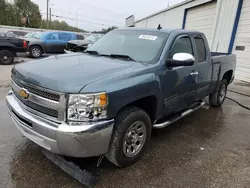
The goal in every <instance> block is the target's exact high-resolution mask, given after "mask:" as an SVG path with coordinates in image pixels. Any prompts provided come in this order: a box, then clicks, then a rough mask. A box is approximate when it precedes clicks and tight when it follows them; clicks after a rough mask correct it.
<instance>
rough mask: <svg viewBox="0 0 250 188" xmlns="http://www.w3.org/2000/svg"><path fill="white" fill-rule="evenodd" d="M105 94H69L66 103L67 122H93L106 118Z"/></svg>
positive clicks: (106, 102)
mask: <svg viewBox="0 0 250 188" xmlns="http://www.w3.org/2000/svg"><path fill="white" fill-rule="evenodd" d="M107 104H108V97H107V94H106V93H97V94H71V95H69V101H68V120H69V121H95V120H100V119H104V118H106V117H107V109H106V107H107Z"/></svg>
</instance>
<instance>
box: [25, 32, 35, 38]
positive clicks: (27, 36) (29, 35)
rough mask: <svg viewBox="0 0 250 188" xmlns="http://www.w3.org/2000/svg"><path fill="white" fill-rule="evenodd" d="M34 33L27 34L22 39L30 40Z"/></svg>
mask: <svg viewBox="0 0 250 188" xmlns="http://www.w3.org/2000/svg"><path fill="white" fill-rule="evenodd" d="M35 34H36V33H27V34H26V35H25V36H24V38H32V37H33V36H35Z"/></svg>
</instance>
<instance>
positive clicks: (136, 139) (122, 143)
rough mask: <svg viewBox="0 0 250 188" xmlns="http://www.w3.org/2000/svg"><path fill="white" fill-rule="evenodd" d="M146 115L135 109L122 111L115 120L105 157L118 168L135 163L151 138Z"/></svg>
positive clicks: (150, 126)
mask: <svg viewBox="0 0 250 188" xmlns="http://www.w3.org/2000/svg"><path fill="white" fill-rule="evenodd" d="M151 129H152V124H151V120H150V117H149V116H148V114H147V113H146V112H145V111H144V110H142V109H140V108H137V107H128V108H125V109H124V110H122V111H121V112H120V113H119V115H118V116H117V117H116V118H115V127H114V132H113V137H112V140H111V143H110V147H109V150H108V152H107V154H106V157H107V158H108V160H109V161H110V162H112V163H113V164H115V165H116V166H119V167H124V166H128V165H131V164H133V163H135V162H136V161H137V160H138V159H139V158H140V157H141V156H142V154H143V152H144V151H145V149H146V146H147V145H148V142H149V140H150V137H151Z"/></svg>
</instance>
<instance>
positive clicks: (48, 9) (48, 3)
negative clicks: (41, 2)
mask: <svg viewBox="0 0 250 188" xmlns="http://www.w3.org/2000/svg"><path fill="white" fill-rule="evenodd" d="M48 27H49V0H47V28H48Z"/></svg>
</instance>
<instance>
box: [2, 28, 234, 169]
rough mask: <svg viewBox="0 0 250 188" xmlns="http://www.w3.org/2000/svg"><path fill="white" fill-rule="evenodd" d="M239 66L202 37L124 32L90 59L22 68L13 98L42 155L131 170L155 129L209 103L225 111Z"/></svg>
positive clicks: (97, 47)
mask: <svg viewBox="0 0 250 188" xmlns="http://www.w3.org/2000/svg"><path fill="white" fill-rule="evenodd" d="M235 66H236V56H235V55H232V54H224V53H210V50H209V47H208V43H207V40H206V38H205V35H204V34H203V33H200V32H196V31H187V30H160V31H159V30H156V29H135V28H134V29H133V28H128V29H119V30H114V31H111V32H109V33H108V34H106V35H105V36H103V37H102V38H101V39H100V40H98V41H97V42H96V43H94V44H93V45H92V46H91V47H89V48H88V50H86V53H78V54H66V55H63V56H61V57H52V58H48V59H46V60H41V61H40V62H39V63H34V62H27V63H25V64H19V65H16V66H15V67H14V68H13V69H12V90H11V91H10V92H9V93H8V94H7V96H6V98H7V104H8V107H9V112H10V114H11V117H12V119H13V121H14V122H15V124H16V126H17V127H18V129H19V130H20V131H21V132H22V133H23V134H24V135H25V136H26V137H27V138H29V139H30V140H32V141H33V142H35V143H37V144H38V145H40V146H42V147H43V148H45V149H47V150H50V151H52V152H54V153H58V154H61V155H65V156H71V157H90V156H101V155H105V156H106V157H107V158H108V159H109V160H110V161H111V162H112V163H114V164H115V165H117V166H127V165H130V164H132V163H134V162H135V161H137V160H138V159H139V158H140V156H141V155H142V154H143V152H144V150H145V148H146V146H147V145H148V143H149V141H150V136H151V131H152V128H164V127H166V126H168V125H169V124H171V123H173V122H175V121H177V120H178V119H180V118H182V117H184V116H186V115H187V114H189V113H191V112H193V111H194V110H197V109H198V108H200V107H201V106H203V105H204V102H203V99H204V98H205V97H207V96H209V101H210V105H211V106H214V107H219V106H221V105H222V104H223V102H224V100H225V97H226V94H227V87H228V84H230V83H231V82H232V81H233V79H234V72H235ZM194 121H195V120H194ZM201 126H202V125H201ZM156 147H157V146H156Z"/></svg>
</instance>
